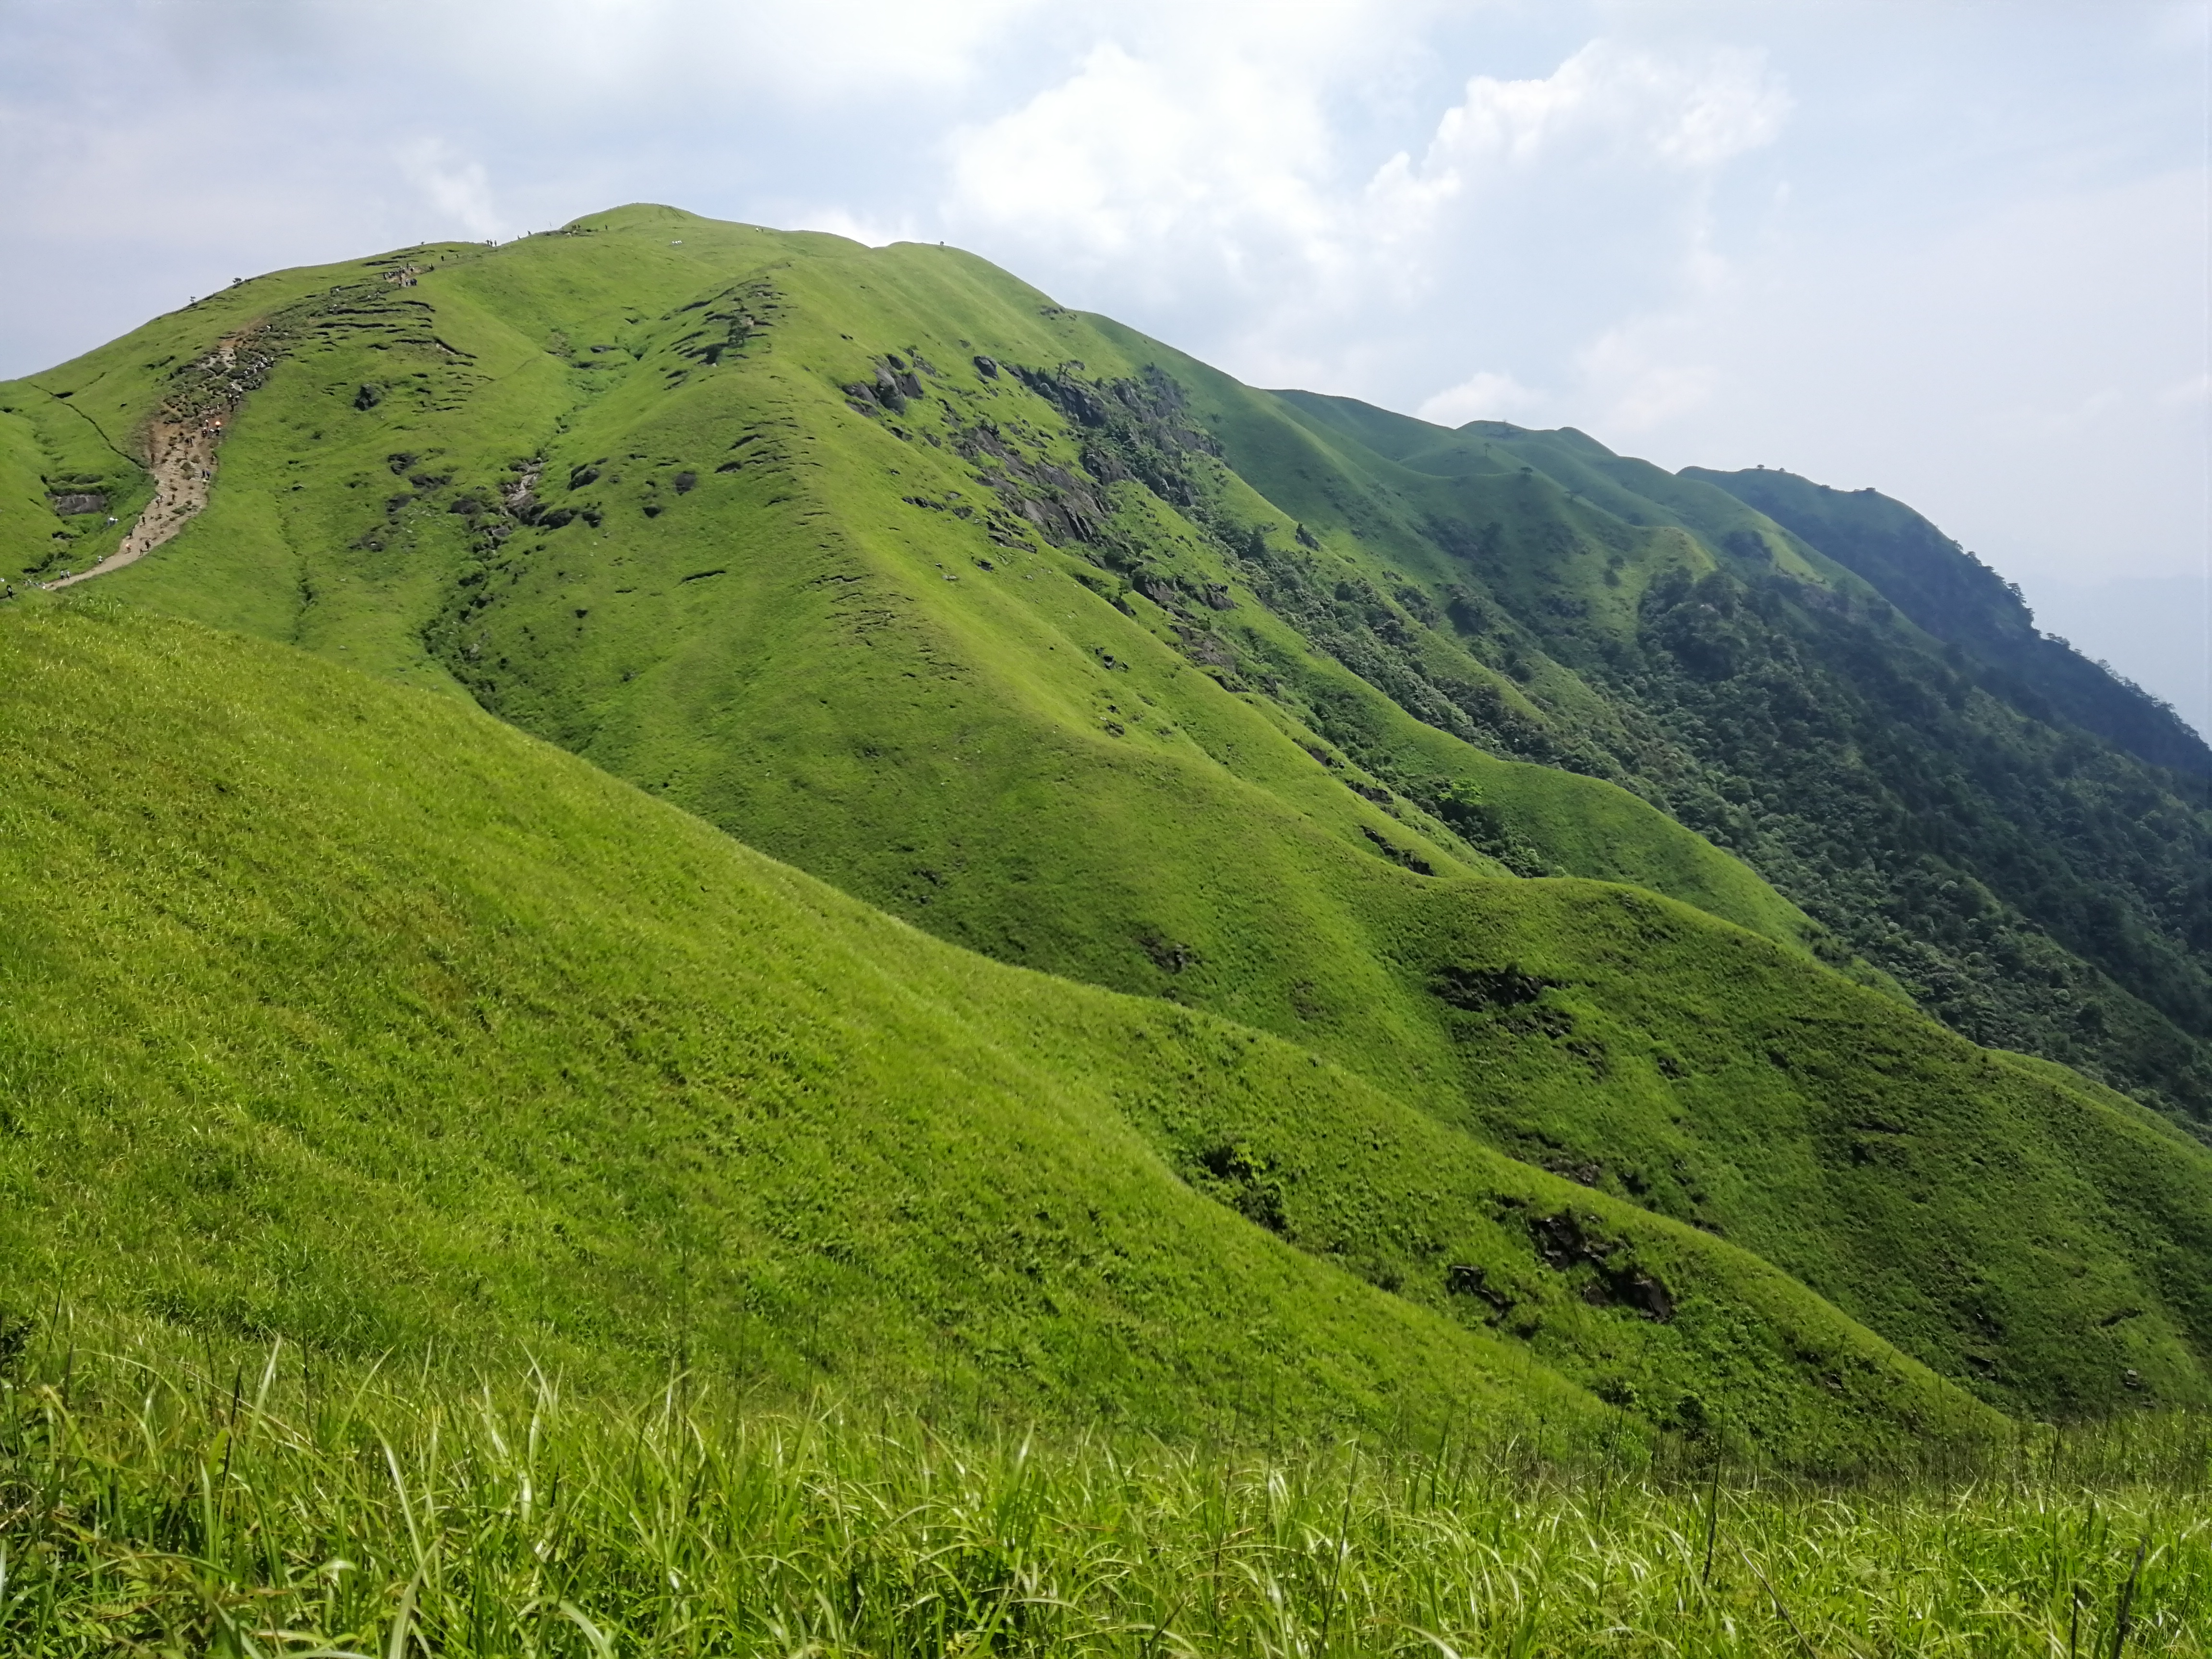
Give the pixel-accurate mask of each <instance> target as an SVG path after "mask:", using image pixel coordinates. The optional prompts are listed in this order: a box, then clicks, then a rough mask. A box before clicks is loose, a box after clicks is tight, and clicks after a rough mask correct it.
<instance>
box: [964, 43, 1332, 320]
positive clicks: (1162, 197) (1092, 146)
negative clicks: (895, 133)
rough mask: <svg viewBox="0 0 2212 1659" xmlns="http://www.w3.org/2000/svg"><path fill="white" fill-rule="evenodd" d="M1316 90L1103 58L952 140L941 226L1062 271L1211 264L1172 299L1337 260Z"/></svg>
mask: <svg viewBox="0 0 2212 1659" xmlns="http://www.w3.org/2000/svg"><path fill="white" fill-rule="evenodd" d="M1313 91H1314V88H1310V87H1302V86H1298V85H1295V84H1285V82H1282V81H1280V80H1279V79H1276V78H1274V77H1273V76H1269V75H1267V74H1266V73H1264V72H1262V70H1261V69H1260V67H1259V66H1257V65H1255V64H1251V63H1249V62H1243V61H1237V60H1234V59H1231V60H1228V61H1224V62H1218V63H1214V64H1189V63H1176V62H1161V61H1157V60H1146V59H1141V58H1135V57H1133V56H1131V55H1130V54H1129V53H1128V52H1126V51H1124V50H1123V49H1122V48H1121V46H1117V45H1114V44H1111V43H1109V44H1105V45H1102V46H1097V47H1096V48H1094V49H1093V50H1092V51H1091V52H1089V53H1088V54H1086V55H1085V58H1084V60H1083V63H1082V65H1081V67H1080V68H1079V70H1077V71H1076V72H1075V74H1073V76H1069V77H1068V78H1067V79H1066V80H1065V81H1063V82H1060V84H1058V85H1056V86H1052V87H1048V88H1045V89H1044V90H1043V91H1042V92H1040V93H1038V94H1036V96H1034V97H1033V98H1031V99H1030V100H1029V101H1028V102H1027V103H1025V104H1024V105H1023V106H1021V107H1020V108H1018V109H1017V110H1015V111H1013V112H1011V113H1009V114H1006V115H1004V116H1001V117H1000V118H998V119H996V120H994V121H991V122H987V123H985V124H982V125H977V126H974V127H970V128H969V129H967V130H965V131H962V132H960V133H958V134H957V135H956V137H954V139H953V141H952V145H951V197H950V199H949V201H948V202H947V204H946V206H945V212H946V216H947V217H948V219H949V220H951V222H953V223H954V224H955V225H956V226H967V227H973V228H978V229H981V230H983V231H984V232H986V233H987V234H992V235H993V236H994V238H997V239H1012V240H1016V241H1018V242H1024V243H1034V244H1043V245H1048V246H1051V247H1052V248H1053V249H1054V250H1055V252H1056V253H1057V257H1058V258H1060V259H1061V260H1066V259H1067V258H1070V256H1073V258H1076V259H1078V260H1084V261H1088V262H1090V263H1092V264H1107V263H1109V262H1114V261H1119V260H1124V259H1133V260H1138V261H1144V262H1157V261H1158V260H1159V259H1160V258H1161V257H1162V256H1163V255H1165V254H1170V253H1181V254H1182V255H1184V256H1185V257H1187V258H1188V257H1191V256H1195V257H1197V258H1200V259H1201V260H1202V261H1203V264H1202V267H1200V268H1198V269H1190V268H1188V267H1185V268H1182V269H1166V270H1163V273H1162V274H1163V276H1165V277H1166V278H1167V279H1168V280H1169V282H1170V283H1173V284H1174V285H1176V286H1180V285H1182V283H1189V282H1191V281H1192V280H1195V281H1198V282H1206V283H1211V282H1215V281H1219V280H1221V279H1222V278H1224V277H1227V278H1229V279H1230V280H1231V281H1234V280H1236V279H1237V277H1238V276H1246V275H1249V274H1251V273H1252V272H1253V270H1254V268H1255V266H1257V265H1258V264H1261V263H1263V262H1269V261H1271V260H1273V258H1279V257H1281V256H1283V255H1285V254H1287V255H1289V256H1290V257H1291V258H1293V259H1297V260H1302V261H1304V262H1306V263H1308V264H1315V263H1328V261H1329V259H1330V257H1331V252H1332V250H1331V246H1330V245H1331V243H1332V241H1333V240H1334V237H1335V235H1336V234H1338V231H1339V225H1338V223H1337V220H1338V217H1339V215H1338V214H1337V212H1336V211H1335V210H1334V206H1333V204H1331V203H1330V202H1329V201H1328V199H1327V198H1326V197H1325V195H1324V193H1323V191H1322V188H1321V185H1322V180H1323V179H1324V178H1325V177H1326V174H1327V173H1328V167H1329V162H1330V160H1331V157H1330V144H1329V134H1328V126H1327V124H1326V122H1325V121H1324V120H1323V119H1322V115H1321V112H1320V111H1319V109H1318V108H1317V107H1316V105H1315V101H1314V99H1313V96H1312V94H1313ZM1178 279H1179V280H1178Z"/></svg>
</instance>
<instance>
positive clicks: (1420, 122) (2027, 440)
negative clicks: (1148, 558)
mask: <svg viewBox="0 0 2212 1659" xmlns="http://www.w3.org/2000/svg"><path fill="white" fill-rule="evenodd" d="M2208 15H2212V5H2208V3H2207V0H2186V3H2175V0H2159V3H2130V0H2075V3H2064V4H2060V3H2038V0H2002V3H1999V0H1988V3H1951V4H1945V3H1942V0H1911V3H1904V0H1899V3H1889V0H1848V3H1830V4H1821V3H1811V0H1808V3H1786V0H1765V3H1758V4H1753V3H1744V0H1674V3H1644V4H1631V3H1579V0H1545V3H1534V0H1531V3H1512V0H1499V3H1480V0H1461V3H1456V4H1442V3H1428V0H1308V3H1304V4H1300V3H1296V0H1274V3H1270V4H1259V3H1233V0H1224V3H1209V0H1117V3H1111V4H1090V3H1081V0H966V3H943V0H817V3H811V4H803V5H802V4H781V5H769V4H756V3H744V0H530V3H527V4H525V3H520V0H0V225H4V226H5V235H6V238H7V246H6V253H7V264H6V267H5V269H6V272H7V276H6V290H7V293H8V295H9V300H10V301H11V303H9V305H8V306H6V307H4V308H0V374H20V373H25V372H28V371H31V370H33V369H37V368H44V367H46V366H47V365H49V364H51V363H53V362H58V361H60V360H63V359H64V358H66V357H68V356H71V355H73V354H75V353H76V352H78V351H81V350H83V349H86V348H88V347H89V346H91V345H94V344H95V343H99V342H100V341H102V340H105V339H107V338H109V337H112V336H114V335H115V334H118V333H119V332H121V331H124V330H125V329H127V328H129V327H131V326H132V325H135V324H137V322H139V321H142V320H143V319H144V318H146V317H147V316H149V315H151V314H153V313H156V312H160V311H165V310H167V309H169V308H170V307H173V306H175V305H177V304H179V303H181V302H182V301H184V300H185V299H186V298H187V297H189V296H191V295H196V294H204V293H206V292H208V291H209V290H210V289H213V288H214V287H216V285H218V284H219V283H224V282H227V281H228V280H229V279H230V278H231V277H232V276H244V275H250V274H252V273H254V272H257V271H260V270H267V269H270V268H273V267H276V266H279V265H285V264H302V263H308V262H313V261H318V260H325V259H332V258H342V257H345V256H347V255H351V254H356V253H361V252H368V251H372V250H375V249H379V248H382V247H388V246H402V245H404V244H407V243H410V242H414V241H417V240H426V239H429V238H433V237H444V236H454V235H460V236H469V237H479V238H481V237H504V236H508V235H513V234H519V233H520V232H522V231H526V230H531V229H538V228H544V227H547V226H550V225H553V224H556V223H559V222H562V221H565V220H567V219H569V218H572V217H574V216H576V215H578V214H581V213H585V212H588V211H591V210H595V209H599V208H602V207H606V206H611V205H613V204H617V203H619V202H625V201H636V200H648V201H661V202H669V203H673V204H677V205H679V206H682V207H686V208H690V209H691V210H694V211H696V212H701V213H706V214H711V215H714V216H718V217H725V218H734V219H744V220H750V221H753V222H761V223H766V224H772V225H780V226H805V227H811V228H822V229H832V230H840V231H843V232H845V233H846V234H852V235H855V236H860V237H862V238H864V239H866V240H871V241H883V240H891V239H893V238H896V237H912V238H917V239H922V240H932V241H934V240H949V241H952V242H955V243H957V244H959V245H961V246H965V247H969V248H972V249H974V250H975V251H976V252H980V253H982V254H984V255H985V256H986V257H987V258H992V259H994V260H996V261H997V262H999V263H1000V264H1004V265H1006V266H1007V267H1009V268H1010V269H1012V270H1015V271H1018V273H1020V274H1021V275H1022V276H1024V277H1025V278H1027V279H1028V280H1030V282H1033V283H1036V284H1037V285H1038V286H1039V287H1041V288H1043V289H1047V290H1048V291H1049V292H1051V293H1052V294H1053V295H1054V296H1055V297H1057V298H1058V299H1060V301H1063V302H1064V303H1066V304H1069V305H1073V306H1078V307H1084V308H1086V309H1091V310H1097V311H1103V312H1107V313H1110V314H1112V315H1114V316H1115V317H1118V318H1120V319H1122V320H1124V321H1126V322H1128V323H1130V324H1132V325H1135V326H1136V327H1139V328H1141V329H1143V330H1145V331H1146V332H1148V333H1151V334H1153V335H1155V336H1158V337H1160V338H1163V339H1164V340H1167V341H1170V342H1171V343H1174V344H1176V345H1177V346H1180V347H1182V348H1183V349H1187V350H1189V351H1191V352H1193V353H1194V354H1196V355H1197V356H1200V357H1204V358H1206V359H1207V360H1209V361H1211V362H1215V363H1218V364H1219V365H1220V366H1221V367H1223V368H1226V369H1228V370H1230V371H1231V373H1233V374H1237V375H1238V376H1240V377H1241V378H1243V379H1244V380H1249V381H1253V382H1255V383H1257V384H1260V385H1263V386H1309V387H1312V388H1315V389H1317V390H1321V391H1326V392H1343V393H1348V394H1351V395H1352V396H1356V397H1360V398H1368V399H1370V400H1371V401H1373V402H1376V403H1379V404H1385V405H1388V406H1389V407H1391V408H1394V409H1400V410H1407V411H1408V412H1413V413H1418V414H1422V415H1425V416H1428V417H1430V418H1431V419H1435V420H1439V421H1443V422H1451V423H1456V422H1461V421H1464V420H1468V419H1472V418H1474V417H1476V416H1490V417H1498V418H1504V419H1509V420H1514V421H1518V422H1522V423H1524V424H1529V425H1559V424H1571V425H1573V426H1577V427H1580V428H1583V430H1585V431H1587V432H1589V433H1590V434H1591V435H1593V436H1595V437H1596V438H1598V439H1600V440H1601V441H1603V442H1605V443H1607V444H1609V445H1611V446H1613V447H1614V448H1616V449H1620V450H1623V451H1626V452H1628V453H1635V454H1640V455H1644V456H1647V457H1649V458H1650V459H1653V460H1656V461H1658V462H1660V463H1662V465H1668V466H1670V467H1675V466H1681V465H1687V464H1690V463H1692V462H1695V463H1699V464H1701V465H1711V466H1722V467H1730V466H1742V465H1751V464H1753V463H1754V462H1763V463H1765V464H1766V465H1775V466H1787V467H1789V468H1790V469H1791V470H1793V471H1799V472H1803V473H1806V474H1808V475H1810V476H1812V477H1816V478H1820V479H1821V480H1823V481H1825V482H1828V483H1835V484H1838V485H1841V486H1844V487H1850V488H1856V487H1857V486H1858V485H1861V484H1873V485H1875V486H1876V487H1877V488H1879V489H1883V490H1885V491H1887V492H1888V493H1890V494H1892V495H1898V496H1900V497H1902V498H1903V499H1905V500H1906V501H1911V503H1913V504H1914V505H1915V506H1917V507H1920V508H1921V509H1922V510H1923V511H1925V512H1927V513H1929V514H1930V516H1932V517H1934V518H1935V519H1936V520H1937V521H1938V522H1939V523H1940V524H1942V526H1944V527H1945V528H1946V529H1947V530H1948V531H1949V532H1951V533H1953V534H1954V535H1956V536H1958V537H1959V538H1960V539H1961V540H1963V541H1964V542H1965V543H1966V544H1967V545H1968V546H1969V547H1972V548H1973V549H1975V550H1977V551H1978V552H1979V553H1981V554H1982V556H1984V557H1985V558H1986V559H1988V560H1989V561H1990V562H1991V563H1993V564H1995V565H1996V566H1997V567H1998V568H2000V569H2002V570H2003V571H2004V572H2005V573H2006V574H2008V575H2011V576H2015V577H2016V578H2018V579H2019V580H2021V582H2022V583H2023V584H2024V585H2025V586H2027V589H2028V592H2029V596H2030V598H2031V599H2036V600H2039V601H2041V609H2042V611H2043V613H2044V619H2045V623H2046V624H2047V625H2050V626H2051V627H2053V628H2055V629H2057V630H2058V631H2061V632H2069V631H2070V632H2073V633H2074V634H2075V635H2076V636H2077V637H2080V638H2081V639H2082V642H2083V643H2084V644H2085V645H2089V646H2091V647H2093V649H2094V651H2095V652H2096V653H2098V654H2109V655H2111V656H2112V658H2113V659H2114V660H2115V661H2116V662H2118V663H2119V664H2120V665H2121V666H2122V667H2124V668H2127V669H2129V670H2130V671H2133V672H2135V673H2136V675H2137V677H2138V678H2142V679H2143V680H2145V682H2146V683H2147V684H2153V686H2154V689H2157V690H2161V691H2163V692H2164V693H2165V694H2166V695H2167V696H2170V697H2172V698H2173V699H2174V700H2175V701H2176V702H2178V703H2181V704H2183V705H2184V706H2185V708H2187V710H2188V712H2190V713H2191V714H2193V715H2195V716H2196V717H2197V718H2198V719H2199V720H2200V722H2203V720H2205V717H2206V709H2207V702H2206V696H2207V694H2206V692H2205V690H2204V687H2203V680H2204V677H2205V668H2206V656H2207V653H2206V650H2205V647H2204V631H2203V630H2204V623H2203V615H2202V612H2203V606H2202V605H2201V604H2197V605H2195V610H2194V611H2191V604H2192V603H2193V602H2192V601H2191V599H2189V597H2188V596H2189V595H2190V594H2191V593H2192V592H2196V591H2197V589H2195V588H2192V587H2191V585H2190V584H2191V582H2192V581H2195V582H2199V583H2201V581H2202V579H2203V572H2204V569H2205V560H2206V547H2207V512H2208V507H2207V495H2208V479H2207V465H2208V464H2207V448H2208V416H2212V399H2209V398H2208V392H2212V380H2209V379H2208V372H2207V371H2208V367H2212V362H2208V299H2207V292H2208V246H2207V244H2208V226H2207V218H2208V206H2207V190H2208V168H2207V107H2206V106H2207V80H2208V74H2207V58H2208ZM2114 580H2119V581H2121V582H2122V583H2123V584H2124V585H2123V586H2121V587H2120V588H2119V589H2118V590H2117V592H2118V594H2119V595H2120V596H2122V598H2123V599H2124V596H2125V595H2127V594H2130V593H2132V594H2136V595H2138V596H2141V598H2140V601H2139V602H2136V603H2135V608H2134V609H2133V610H2132V611H2130V610H2129V609H2128V607H2127V605H2126V604H2122V606H2121V610H2120V611H2118V612H2117V613H2111V614H2116V615H2118V617H2120V620H2119V621H2118V623H2113V624H2112V625H2111V628H2110V629H2109V632H2110V638H2109V640H2107V639H2106V638H2102V637H2093V636H2094V635H2096V634H2097V630H2098V629H2099V628H2100V627H2104V626H2106V624H2105V623H2100V622H2098V621H2096V620H2095V618H2096V617H2100V616H2106V615H2107V613H2109V612H2110V605H2111V603H2112V602H2113V601H2114V592H2113V591H2107V592H2106V593H2105V594H2104V596H2103V603H2104V604H2105V606H2106V609H2105V610H2104V611H2099V610H2098V608H2097V606H2095V605H2085V604H2084V603H2081V602H2078V599H2079V595H2080V593H2081V592H2082V591H2084V590H2087V589H2091V588H2095V587H2097V586H2100V585H2106V584H2110V583H2112V581H2114ZM2069 595H2074V596H2075V598H2069V597H2068V596H2069ZM2175 595H2180V596H2182V597H2181V599H2179V601H2177V600H2176V599H2175V598H2174V597H2173V596H2175ZM2069 607H2070V608H2069ZM2177 607H2178V608H2177ZM2130 617H2133V618H2134V619H2135V620H2134V621H2130V620H2128V619H2129V618H2130ZM2161 628H2162V629H2164V630H2165V635H2164V636H2163V637H2164V639H2165V642H2164V643H2163V644H2161V643H2160V642H2159V641H2160V637H2161V635H2160V629H2161ZM2084 630H2087V631H2086V633H2085V632H2084ZM2176 653H2179V655H2178V656H2177V655H2176Z"/></svg>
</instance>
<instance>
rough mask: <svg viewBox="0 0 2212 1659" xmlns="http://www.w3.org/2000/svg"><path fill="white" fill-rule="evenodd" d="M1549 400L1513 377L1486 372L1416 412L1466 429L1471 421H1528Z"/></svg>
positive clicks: (1437, 396)
mask: <svg viewBox="0 0 2212 1659" xmlns="http://www.w3.org/2000/svg"><path fill="white" fill-rule="evenodd" d="M1547 401H1548V400H1547V398H1545V396H1544V394H1543V393H1542V392H1536V391H1534V390H1532V389H1531V388H1529V387H1528V386H1522V384H1521V382H1520V381H1518V380H1515V379H1514V378H1513V377H1512V376H1511V375H1510V374H1492V373H1491V372H1489V371H1488V370H1483V371H1480V372H1479V373H1476V374H1470V375H1468V377H1467V379H1465V380H1462V381H1461V382H1460V383H1459V384H1458V385H1457V386H1446V387H1445V388H1444V389H1443V391H1442V392H1437V393H1435V394H1434V395H1433V396H1431V398H1428V399H1427V401H1425V403H1423V404H1421V406H1420V407H1419V409H1417V410H1414V411H1413V412H1414V413H1415V414H1417V415H1419V416H1420V417H1421V418H1422V419H1423V420H1425V421H1434V422H1436V423H1437V425H1438V426H1465V425H1466V424H1467V423H1468V422H1469V421H1518V422H1528V421H1530V420H1532V419H1534V418H1536V417H1537V416H1540V415H1541V412H1542V411H1543V410H1544V408H1545V406H1546V404H1547Z"/></svg>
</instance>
